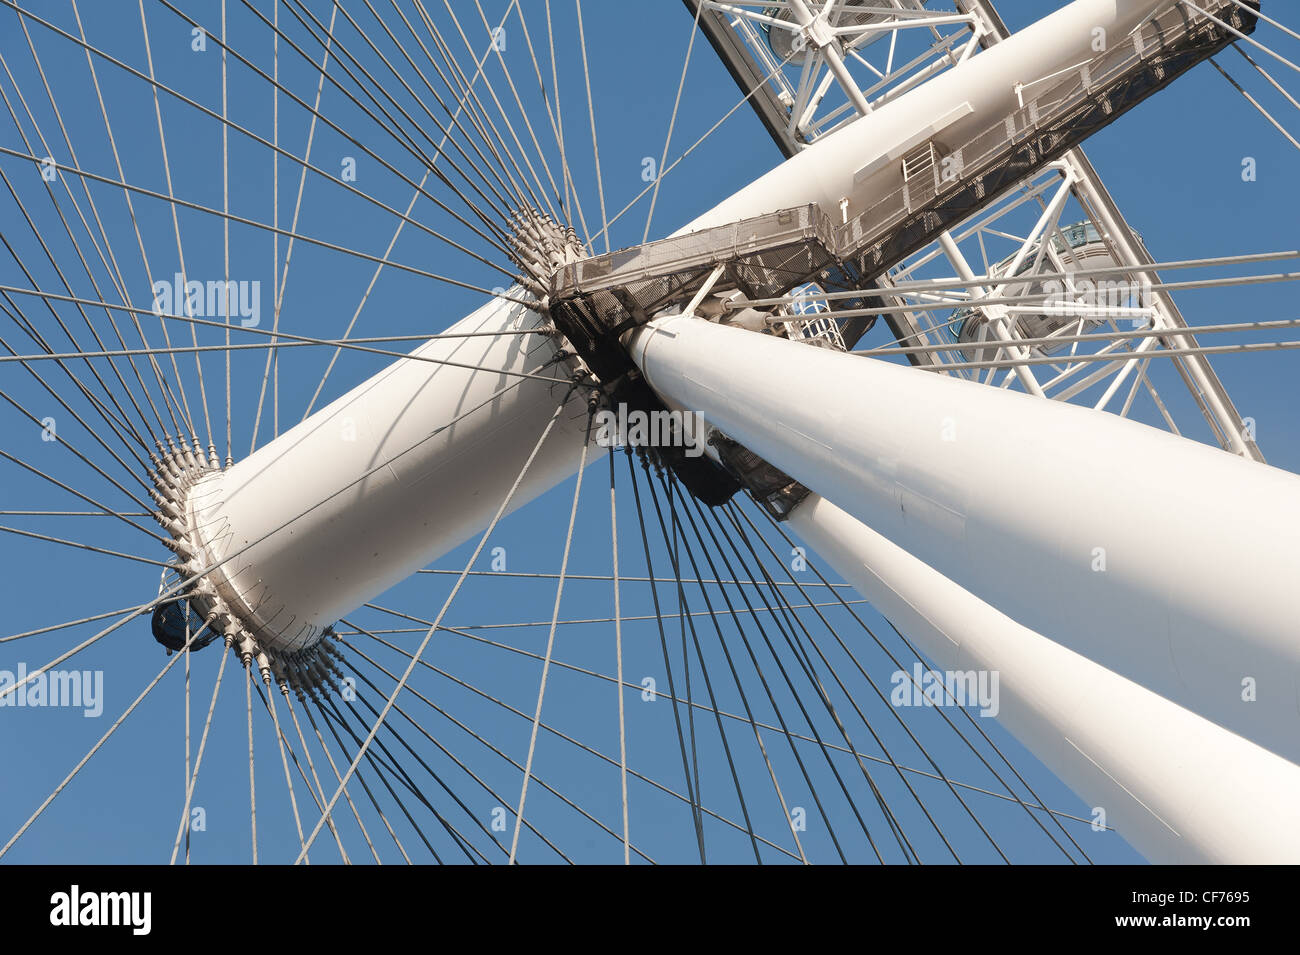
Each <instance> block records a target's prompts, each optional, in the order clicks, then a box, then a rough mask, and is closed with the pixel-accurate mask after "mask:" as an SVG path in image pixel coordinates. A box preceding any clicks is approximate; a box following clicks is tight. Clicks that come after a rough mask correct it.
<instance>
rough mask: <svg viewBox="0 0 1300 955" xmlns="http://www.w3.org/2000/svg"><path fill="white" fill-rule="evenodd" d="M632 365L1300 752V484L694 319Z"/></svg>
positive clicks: (1036, 615)
mask: <svg viewBox="0 0 1300 955" xmlns="http://www.w3.org/2000/svg"><path fill="white" fill-rule="evenodd" d="M632 352H633V358H634V359H635V360H636V361H637V363H638V365H640V367H641V368H642V370H643V371H644V372H645V374H646V378H647V380H648V381H649V382H650V384H651V385H652V387H654V388H655V390H656V391H658V392H660V393H661V394H666V395H669V396H671V398H672V399H673V400H674V401H675V402H677V403H679V404H680V405H682V406H684V407H686V408H687V409H689V410H691V411H695V412H698V413H700V414H702V415H703V416H704V417H705V418H707V419H708V420H709V421H710V422H711V423H712V424H714V425H715V426H716V427H718V428H720V429H721V430H722V431H723V432H724V433H726V434H728V435H729V436H731V437H732V438H734V439H736V440H737V441H739V442H741V443H742V444H744V445H745V446H746V447H748V448H750V449H751V450H752V451H754V452H755V453H757V454H759V455H760V456H762V457H763V458H765V459H766V460H768V461H770V462H771V463H772V464H774V465H776V466H777V467H779V468H781V469H782V470H784V471H785V472H786V473H788V474H790V475H791V476H793V477H795V478H796V479H798V480H799V481H801V482H802V483H803V484H805V485H806V486H808V487H809V488H811V489H812V490H813V491H815V492H817V493H819V494H822V495H823V496H825V497H827V498H829V499H830V500H832V501H834V502H836V503H837V504H838V505H839V506H841V507H843V508H844V509H845V510H846V511H848V512H850V513H851V514H853V515H854V516H855V517H857V518H858V519H859V520H861V521H862V522H863V523H865V524H867V525H868V526H870V527H871V528H872V529H873V530H875V531H877V532H879V533H881V534H883V535H884V536H885V537H886V538H888V539H889V540H891V541H893V542H894V543H896V544H898V545H900V546H901V547H903V548H904V549H906V550H907V551H908V552H909V553H911V554H913V555H915V556H916V557H918V558H919V559H921V560H923V561H925V562H926V563H927V564H929V565H930V566H932V567H933V568H935V569H936V570H937V571H939V572H940V573H942V574H943V575H944V576H946V577H948V578H950V579H951V580H953V581H954V582H956V583H958V584H959V585H961V586H962V587H964V588H965V589H967V590H969V591H971V592H972V593H973V594H975V595H976V596H978V597H979V598H981V599H982V600H985V601H987V602H988V603H990V604H992V605H993V606H995V607H997V608H998V609H999V610H1001V611H1002V612H1004V613H1006V614H1008V615H1009V616H1010V617H1012V618H1013V619H1015V620H1016V621H1018V622H1019V623H1021V624H1024V625H1025V626H1027V627H1029V628H1031V629H1033V630H1035V631H1038V632H1040V633H1043V634H1045V635H1047V636H1049V637H1051V638H1052V639H1054V640H1057V641H1059V642H1060V643H1062V644H1064V645H1066V646H1068V647H1071V648H1072V649H1074V650H1077V651H1078V652H1081V653H1083V654H1084V655H1086V656H1088V657H1089V658H1091V659H1093V660H1095V661H1097V662H1099V663H1101V664H1102V665H1104V666H1107V667H1109V668H1111V669H1113V670H1115V671H1117V672H1119V673H1121V674H1123V675H1125V676H1127V677H1129V678H1131V679H1133V680H1136V681H1137V682H1139V683H1142V684H1143V685H1145V686H1147V687H1149V688H1150V689H1153V690H1155V691H1156V692H1159V693H1161V694H1163V695H1165V696H1167V697H1169V698H1170V699H1173V700H1175V701H1176V702H1178V703H1180V704H1182V705H1184V706H1187V707H1188V708H1190V709H1192V710H1193V711H1195V712H1197V713H1200V714H1201V715H1203V716H1205V717H1207V718H1209V719H1212V720H1214V721H1215V722H1218V723H1220V724H1222V725H1223V726H1225V727H1227V728H1229V729H1232V730H1234V731H1236V732H1238V733H1240V734H1241V735H1243V736H1246V737H1248V738H1250V739H1253V740H1255V741H1256V742H1258V743H1260V744H1261V745H1264V746H1267V747H1269V748H1271V749H1274V750H1275V751H1276V752H1278V753H1281V754H1282V755H1285V756H1287V757H1288V758H1290V759H1293V760H1294V759H1295V758H1296V757H1297V755H1298V754H1300V732H1298V731H1300V718H1298V716H1297V704H1298V701H1300V693H1298V692H1297V690H1298V687H1300V631H1297V629H1296V627H1295V621H1296V619H1297V617H1300V590H1298V588H1297V587H1296V584H1295V581H1297V580H1300V551H1297V548H1296V545H1295V542H1296V540H1297V537H1298V536H1300V477H1297V476H1296V475H1294V474H1291V473H1289V472H1286V471H1281V470H1279V469H1277V468H1272V467H1269V466H1267V465H1263V464H1258V463H1255V462H1252V461H1247V460H1244V459H1242V458H1240V457H1237V456H1235V455H1232V454H1228V453H1226V452H1224V451H1221V450H1218V449H1215V448H1210V447H1207V446H1206V445H1202V444H1198V443H1196V442H1193V441H1189V440H1187V439H1185V438H1180V437H1177V436H1174V435H1171V434H1168V433H1166V432H1163V431H1158V430H1156V429H1154V428H1151V427H1148V426H1146V425H1143V424H1139V423H1137V422H1134V421H1129V420H1127V419H1123V418H1119V417H1116V416H1115V415H1111V414H1107V413H1104V412H1096V411H1093V410H1092V409H1089V408H1082V407H1078V406H1075V405H1068V404H1065V403H1062V402H1055V401H1043V400H1041V399H1037V398H1033V397H1031V396H1028V395H1024V394H1019V393H1013V392H1009V391H1003V390H1001V389H997V388H989V387H987V386H983V385H979V384H975V383H972V382H968V381H963V380H958V379H954V378H947V377H941V376H936V375H930V374H924V373H921V372H918V371H916V370H914V369H911V368H907V367H904V366H901V365H895V364H890V363H888V362H882V361H877V360H874V359H870V358H864V357H861V356H854V355H848V354H844V353H837V352H831V351H828V350H826V349H820V348H811V347H808V346H806V345H801V344H798V343H796V342H791V341H788V340H785V339H778V338H774V337H772V336H766V335H758V334H754V333H753V332H748V331H744V330H741V329H735V328H728V327H725V326H720V325H715V324H712V323H709V322H705V321H702V320H700V319H696V318H692V317H680V316H675V317H671V318H664V319H658V320H656V321H654V322H652V323H651V324H650V325H648V326H646V327H645V328H643V329H642V330H640V331H638V332H637V334H636V336H635V337H634V339H633V345H632ZM1103 567H1104V569H1100V568H1103ZM1094 568H1097V569H1094ZM1243 681H1249V682H1247V683H1246V684H1245V685H1244V684H1243ZM1252 685H1253V686H1254V688H1255V696H1256V698H1255V699H1253V700H1251V701H1247V700H1246V699H1244V698H1243V697H1244V696H1249V695H1250V694H1249V693H1247V692H1246V691H1247V690H1248V689H1249V687H1250V686H1252Z"/></svg>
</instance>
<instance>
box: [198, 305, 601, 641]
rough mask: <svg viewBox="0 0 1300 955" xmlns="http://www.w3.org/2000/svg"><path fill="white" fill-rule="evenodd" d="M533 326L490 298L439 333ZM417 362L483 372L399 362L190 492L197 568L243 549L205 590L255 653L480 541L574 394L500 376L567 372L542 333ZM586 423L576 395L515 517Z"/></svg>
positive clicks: (316, 628)
mask: <svg viewBox="0 0 1300 955" xmlns="http://www.w3.org/2000/svg"><path fill="white" fill-rule="evenodd" d="M539 321H540V318H539V317H538V316H537V315H536V314H535V313H533V312H530V311H528V310H527V309H526V308H524V307H523V306H521V305H515V304H513V303H511V302H508V301H504V300H496V301H493V302H491V303H489V304H488V305H485V306H483V307H482V308H480V309H479V310H478V311H477V312H475V313H474V314H472V315H470V316H469V317H468V318H466V319H464V320H463V321H461V322H459V323H457V324H456V325H455V326H453V327H452V328H451V329H449V332H452V333H454V332H495V331H507V332H509V331H514V330H518V329H523V328H532V327H535V326H536V325H537V324H538V322H539ZM412 354H413V355H418V356H420V357H421V358H436V359H443V360H446V361H453V362H459V363H461V364H464V365H470V366H480V367H482V368H487V369H494V370H493V371H478V370H474V369H472V368H459V367H455V366H453V365H442V364H436V363H433V362H428V361H419V360H414V359H402V360H400V361H397V362H395V363H394V364H392V365H390V366H389V367H388V368H386V369H384V371H382V372H381V373H380V374H378V375H376V376H375V377H373V378H371V379H370V380H369V381H367V382H365V383H364V384H362V385H360V386H358V387H357V388H354V389H353V390H352V391H350V392H348V393H347V394H346V395H344V396H343V397H341V398H339V399H338V400H336V401H335V402H333V403H332V404H330V405H328V406H327V407H325V408H322V409H321V410H320V411H318V412H317V413H315V414H313V415H312V416H311V417H310V418H308V419H307V420H306V421H304V422H302V423H301V424H299V425H297V426H296V427H294V428H292V429H290V430H289V431H286V432H285V433H284V434H282V435H280V436H279V437H278V438H276V439H275V440H274V441H272V442H270V443H269V444H267V445H266V446H264V447H262V448H259V449H258V450H257V451H256V452H255V453H254V454H252V455H251V456H250V457H248V458H246V459H244V460H243V461H240V462H239V463H237V464H236V465H234V466H233V467H231V468H229V469H227V470H225V471H223V472H220V473H217V474H213V475H211V476H210V477H208V478H205V479H204V480H203V481H202V482H201V483H200V484H199V485H197V486H196V487H195V489H194V490H193V492H192V493H191V497H190V505H191V508H192V512H191V514H192V517H191V520H192V526H194V527H197V528H198V529H199V535H200V537H201V538H202V540H203V542H204V548H205V551H206V553H205V554H202V555H200V558H199V565H200V566H207V565H208V564H211V563H214V562H216V561H219V560H222V559H223V558H225V557H226V556H227V555H230V554H235V553H236V552H238V551H240V550H241V549H242V548H245V547H247V549H245V550H244V551H243V553H241V554H239V556H237V557H235V558H234V559H233V560H231V561H230V562H229V563H228V564H225V565H223V566H222V567H221V568H220V569H219V570H218V571H216V572H215V573H214V574H213V575H212V576H213V583H214V584H215V586H216V588H217V591H218V593H220V595H221V596H222V597H223V598H224V599H225V600H226V602H227V603H228V604H230V605H231V607H232V609H233V610H234V611H235V612H236V614H237V615H238V616H239V617H240V618H241V620H242V622H243V623H244V624H245V626H246V627H247V629H248V630H249V631H250V632H252V633H253V635H254V636H255V637H257V638H258V639H259V640H260V641H261V642H262V643H263V646H264V647H269V648H271V649H275V650H279V651H286V650H289V651H291V650H295V649H300V648H302V647H304V646H307V645H309V644H310V643H311V642H313V641H314V639H315V638H316V637H317V636H319V632H320V630H321V629H322V628H323V627H325V626H328V625H330V624H332V623H333V622H334V621H335V620H337V619H338V618H339V617H340V616H342V615H343V614H346V613H349V612H351V611H352V610H355V609H356V608H357V607H359V606H360V605H361V604H363V603H365V602H366V601H367V600H370V599H371V598H372V597H374V596H375V595H377V594H379V593H382V592H383V591H384V590H386V589H387V588H388V587H391V586H392V585H393V584H395V583H397V582H398V581H400V580H403V579H404V578H406V577H408V576H410V574H412V573H413V572H414V571H415V570H417V569H418V568H420V567H422V566H424V565H425V564H426V563H428V562H429V561H430V560H432V559H434V558H435V557H438V556H439V555H441V554H444V553H446V552H447V551H448V550H451V549H452V548H453V547H455V546H457V545H458V544H460V543H462V542H463V541H465V540H467V539H468V538H469V537H470V536H472V535H473V534H474V533H475V532H477V531H480V530H482V529H483V527H485V526H486V525H487V522H488V520H489V519H490V518H491V516H492V514H493V513H494V512H495V510H496V508H497V507H499V506H500V504H501V501H502V500H503V499H504V498H505V495H506V492H507V491H508V490H509V488H510V485H511V484H512V483H513V481H514V480H515V478H516V476H517V475H518V474H519V471H520V468H521V467H522V466H523V463H524V460H525V459H526V458H527V456H528V453H529V452H530V451H531V450H532V448H533V446H534V445H535V444H536V442H537V439H538V437H540V435H541V433H542V430H543V428H544V427H545V426H546V422H547V421H548V419H549V418H550V417H551V415H553V414H554V413H555V406H556V404H557V403H559V402H560V401H561V400H562V399H563V398H564V397H565V395H566V394H568V392H569V387H568V384H567V383H564V384H549V383H547V382H544V381H538V380H535V379H529V378H520V377H516V376H512V375H510V374H508V372H519V373H530V372H531V373H537V374H545V375H553V376H555V377H558V378H562V377H564V376H565V375H567V373H568V369H567V368H566V366H564V365H563V364H561V365H552V366H551V367H549V368H545V369H543V368H541V367H540V366H543V365H545V364H546V363H547V362H548V361H549V360H550V359H551V358H552V357H553V356H554V354H555V345H554V343H553V341H552V340H551V339H549V338H547V337H545V336H542V335H516V334H507V335H503V336H501V337H483V338H477V337H476V338H461V339H457V338H439V339H434V340H432V341H430V342H428V343H427V344H425V345H422V346H421V347H420V348H418V349H416V350H415V351H414V352H413V353H412ZM495 369H500V370H501V371H500V372H497V371H495ZM498 393H500V394H498ZM494 395H495V396H496V397H494ZM457 419H459V420H457ZM453 421H454V422H455V423H454V424H451V426H450V427H446V428H445V429H444V426H445V425H448V424H450V423H451V422H453ZM586 426H587V408H586V402H585V395H584V394H582V393H580V392H575V393H574V394H573V396H572V397H571V398H570V408H569V410H568V411H567V412H566V414H565V417H564V418H563V419H562V421H561V422H560V423H559V424H557V426H556V428H555V430H554V431H553V432H552V434H551V436H550V437H549V438H548V440H547V443H546V445H545V446H543V448H542V450H541V453H540V454H539V455H538V457H537V459H536V460H535V461H534V462H533V465H532V467H531V468H530V469H529V471H528V474H527V476H526V478H525V482H524V484H522V485H521V486H520V488H519V490H518V491H517V492H516V493H515V497H514V499H513V501H512V509H514V508H518V507H521V506H522V505H524V504H526V503H527V502H528V501H530V500H532V499H533V498H535V497H536V496H537V495H539V494H541V493H542V492H543V491H546V490H548V489H549V488H551V487H553V486H554V485H555V484H558V483H559V482H560V481H562V480H563V479H564V478H565V477H567V476H569V475H570V474H572V473H573V472H574V470H575V469H576V467H577V461H578V458H579V452H580V450H581V448H582V443H583V440H584V437H585V435H586ZM304 511H306V512H307V513H305V514H303V516H301V517H299V518H297V519H296V520H294V521H293V522H292V523H289V524H288V526H286V527H285V528H284V529H283V530H281V531H278V532H277V531H276V529H277V528H278V527H280V526H281V525H282V524H285V522H287V521H289V519H290V518H292V517H294V516H295V515H298V514H301V513H302V512H304ZM273 532H274V533H273ZM268 535H269V536H268ZM262 538H265V539H262ZM248 545H251V546H248Z"/></svg>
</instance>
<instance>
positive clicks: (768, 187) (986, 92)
mask: <svg viewBox="0 0 1300 955" xmlns="http://www.w3.org/2000/svg"><path fill="white" fill-rule="evenodd" d="M1169 5H1170V0H1075V2H1074V3H1071V4H1069V5H1067V6H1065V7H1063V8H1061V9H1060V10H1057V11H1056V12H1055V13H1052V14H1051V15H1049V16H1047V17H1044V18H1043V19H1042V20H1039V21H1038V22H1037V23H1035V24H1033V25H1031V26H1028V27H1026V28H1025V29H1023V30H1021V31H1020V32H1019V33H1016V34H1015V35H1013V36H1011V37H1009V38H1008V39H1006V40H1003V41H1002V42H1001V43H998V44H997V45H995V46H993V47H991V48H990V49H987V50H985V51H984V52H982V53H980V54H979V56H975V57H972V58H971V59H969V60H967V61H966V62H963V63H960V64H959V65H957V66H954V67H953V68H952V69H950V70H947V71H946V72H944V73H941V74H939V75H938V76H936V77H934V78H933V79H931V80H929V81H927V82H926V83H925V84H923V85H922V86H920V87H917V88H916V89H913V90H909V91H908V93H907V94H906V95H905V96H900V97H899V98H898V99H896V100H893V101H891V102H888V103H885V104H884V105H882V106H880V107H879V108H877V109H875V110H873V111H872V112H870V113H869V114H868V115H866V116H865V117H859V118H858V119H857V120H856V121H854V122H852V123H850V124H849V125H848V126H846V127H844V128H843V129H841V130H838V131H837V132H835V133H833V134H832V135H830V136H827V137H825V138H824V139H819V140H818V141H817V142H816V143H814V144H813V145H812V146H810V147H809V148H807V149H805V150H803V151H802V152H800V153H799V154H798V155H796V156H794V157H793V158H791V159H788V160H786V161H785V162H784V163H782V164H781V165H780V166H778V167H777V168H776V169H773V170H772V171H771V172H770V173H768V174H767V175H765V176H762V177H761V178H759V179H757V180H755V181H754V182H753V183H752V184H750V185H749V186H746V187H745V188H744V189H742V190H740V191H739V192H737V193H736V194H735V195H734V196H732V197H731V198H730V199H727V200H726V201H724V202H722V203H721V204H719V205H717V206H715V207H714V208H713V209H711V210H710V211H709V212H706V213H705V214H704V215H702V216H700V217H699V218H698V219H696V220H695V221H694V222H691V223H690V224H688V225H687V226H686V227H685V228H684V229H682V230H680V232H690V231H692V230H695V229H702V228H706V227H708V226H715V225H723V224H725V223H728V222H735V221H736V220H738V219H745V218H748V217H750V216H756V215H761V214H763V213H766V212H774V211H776V210H777V209H788V208H790V207H791V206H796V205H802V204H805V203H809V202H815V203H817V204H818V205H820V206H821V207H822V209H824V210H827V211H830V210H838V209H839V208H840V203H841V201H842V200H846V199H847V200H848V208H847V213H846V214H847V215H848V216H850V217H852V216H855V215H857V214H858V213H860V212H862V211H863V210H864V209H866V208H867V207H869V206H870V204H871V203H872V202H874V201H875V200H877V199H879V198H880V197H882V196H885V195H888V194H889V193H890V192H892V191H894V190H895V189H898V188H899V187H901V186H902V184H903V179H902V169H901V166H902V163H901V160H902V158H903V155H904V153H906V152H907V151H908V150H909V149H912V148H913V147H915V146H918V145H921V144H922V143H924V142H926V141H927V140H931V139H934V140H937V141H938V142H940V143H943V144H944V145H946V146H948V147H949V148H953V147H958V146H961V145H962V144H963V143H965V142H967V141H969V140H970V139H971V138H973V137H974V136H975V135H976V134H977V133H980V132H982V131H984V130H985V129H987V128H988V127H990V126H992V125H993V124H994V123H997V122H999V121H1001V120H1002V119H1003V118H1005V117H1006V116H1007V115H1009V114H1010V113H1012V112H1013V111H1015V110H1016V109H1018V108H1019V106H1020V105H1021V104H1020V98H1019V96H1018V95H1017V88H1018V87H1019V88H1021V89H1024V88H1028V93H1027V96H1026V98H1027V99H1029V98H1032V97H1033V86H1032V85H1031V84H1034V83H1035V82H1036V81H1038V80H1040V79H1043V78H1044V77H1047V76H1052V75H1056V74H1059V73H1060V71H1061V70H1064V69H1069V68H1070V67H1072V66H1076V65H1077V64H1079V63H1082V62H1084V61H1086V60H1089V59H1091V58H1092V57H1094V56H1095V55H1096V50H1095V49H1094V46H1093V44H1094V43H1095V42H1096V39H1097V37H1098V36H1099V34H1097V33H1096V31H1098V30H1102V31H1105V33H1104V35H1105V37H1106V42H1108V43H1110V44H1112V45H1114V44H1118V43H1120V42H1122V41H1123V39H1124V38H1125V37H1126V36H1127V35H1128V34H1129V33H1130V32H1132V30H1133V29H1134V28H1135V27H1136V26H1137V25H1138V24H1140V23H1141V22H1142V21H1143V20H1144V19H1146V17H1147V16H1148V15H1149V14H1151V13H1152V12H1154V11H1156V10H1159V9H1161V8H1166V7H1168V6H1169ZM796 9H797V8H796ZM679 234H680V233H679Z"/></svg>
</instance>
